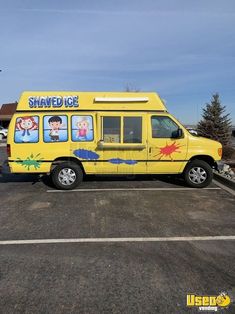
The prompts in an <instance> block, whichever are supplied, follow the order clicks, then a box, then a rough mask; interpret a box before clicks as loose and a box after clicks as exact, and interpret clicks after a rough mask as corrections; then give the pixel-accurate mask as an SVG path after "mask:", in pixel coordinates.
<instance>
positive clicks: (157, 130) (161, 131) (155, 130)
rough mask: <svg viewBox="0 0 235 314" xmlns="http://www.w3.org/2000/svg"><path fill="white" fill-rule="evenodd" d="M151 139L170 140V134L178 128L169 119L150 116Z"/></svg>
mask: <svg viewBox="0 0 235 314" xmlns="http://www.w3.org/2000/svg"><path fill="white" fill-rule="evenodd" d="M151 124H152V137H153V138H171V137H172V133H173V132H174V131H177V130H178V129H179V126H178V125H177V124H176V123H175V122H174V121H173V120H171V119H170V118H169V117H163V116H152V118H151Z"/></svg>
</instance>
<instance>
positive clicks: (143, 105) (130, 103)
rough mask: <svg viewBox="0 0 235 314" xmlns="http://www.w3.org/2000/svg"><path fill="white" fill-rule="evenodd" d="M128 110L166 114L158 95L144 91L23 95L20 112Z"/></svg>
mask: <svg viewBox="0 0 235 314" xmlns="http://www.w3.org/2000/svg"><path fill="white" fill-rule="evenodd" d="M51 110H59V111H64V110H69V111H74V110H76V111H79V110H115V111H118V110H121V111H123V110H126V111H135V110H141V111H149V110H150V111H166V107H165V105H164V103H163V101H162V100H161V98H160V97H159V96H158V95H157V94H156V93H141V92H135V93H132V92H75V91H73V92H70V91H66V92H62V91H44V92H36V91H34V92H30V91H27V92H23V93H22V95H21V97H20V100H19V103H18V105H17V111H51Z"/></svg>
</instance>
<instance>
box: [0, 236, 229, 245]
mask: <svg viewBox="0 0 235 314" xmlns="http://www.w3.org/2000/svg"><path fill="white" fill-rule="evenodd" d="M225 240H235V235H234V236H202V237H140V238H138V237H137V238H132V237H130V238H71V239H32V240H3V241H0V245H21V244H63V243H112V242H115V243H116V242H191V241H225Z"/></svg>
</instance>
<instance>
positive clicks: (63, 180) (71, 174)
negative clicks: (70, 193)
mask: <svg viewBox="0 0 235 314" xmlns="http://www.w3.org/2000/svg"><path fill="white" fill-rule="evenodd" d="M51 178H52V182H53V183H54V185H55V186H56V188H57V189H60V190H72V189H74V188H75V187H77V186H78V185H79V183H81V182H82V179H83V172H82V169H81V168H80V167H79V166H78V165H77V164H76V163H74V162H62V163H61V164H59V165H58V166H56V167H55V168H54V169H53V171H52V172H51Z"/></svg>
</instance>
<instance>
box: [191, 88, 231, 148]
mask: <svg viewBox="0 0 235 314" xmlns="http://www.w3.org/2000/svg"><path fill="white" fill-rule="evenodd" d="M225 111H226V107H225V106H222V105H221V103H220V98H219V94H217V93H216V94H214V95H212V99H211V103H209V104H208V103H207V104H206V107H205V108H204V109H203V114H202V120H201V121H200V122H199V123H198V125H197V130H198V133H199V135H201V136H204V137H207V138H210V139H213V140H216V141H219V142H220V143H221V144H222V145H223V146H228V145H229V144H230V140H231V120H230V118H229V114H225Z"/></svg>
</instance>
